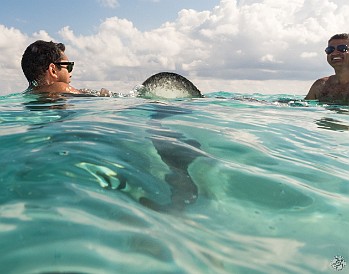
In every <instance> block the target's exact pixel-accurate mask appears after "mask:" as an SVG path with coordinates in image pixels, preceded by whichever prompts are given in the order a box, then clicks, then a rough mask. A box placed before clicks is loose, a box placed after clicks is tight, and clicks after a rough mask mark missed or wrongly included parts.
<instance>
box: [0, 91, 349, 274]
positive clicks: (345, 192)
mask: <svg viewBox="0 0 349 274" xmlns="http://www.w3.org/2000/svg"><path fill="white" fill-rule="evenodd" d="M245 97H246V95H245V96H243V95H241V94H236V93H228V92H217V93H210V94H206V97H205V98H200V99H185V100H155V99H142V98H133V97H128V98H92V97H71V98H66V99H60V100H56V101H55V100H45V101H43V100H38V99H37V98H34V97H33V96H28V95H27V96H24V95H23V94H20V93H18V94H12V95H8V96H3V97H1V98H0V110H1V111H0V146H1V157H0V166H1V169H0V186H1V188H0V247H1V248H0V269H1V271H0V273H6V274H12V273H25V274H26V273H28V274H34V273H35V274H39V273H101V274H115V273H214V274H216V273H268V274H270V273H337V271H339V270H342V273H348V272H347V271H348V269H349V266H345V262H348V261H349V236H348V228H349V217H348V216H349V133H348V129H349V115H348V114H349V109H348V108H346V107H340V106H324V105H318V104H317V103H316V102H310V103H309V104H304V103H303V102H300V101H298V100H299V99H301V97H294V96H290V95H287V94H286V95H281V94H280V95H262V94H251V95H249V96H247V97H248V98H245ZM336 256H337V257H336ZM335 263H337V266H336V265H335ZM341 263H342V264H341ZM336 267H337V269H336Z"/></svg>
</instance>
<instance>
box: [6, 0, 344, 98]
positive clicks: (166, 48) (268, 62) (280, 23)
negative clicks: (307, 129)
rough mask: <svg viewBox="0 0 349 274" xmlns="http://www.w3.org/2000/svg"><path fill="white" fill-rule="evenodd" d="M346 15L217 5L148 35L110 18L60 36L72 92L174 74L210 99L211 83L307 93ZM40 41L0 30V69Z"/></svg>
mask: <svg viewBox="0 0 349 274" xmlns="http://www.w3.org/2000/svg"><path fill="white" fill-rule="evenodd" d="M104 3H108V4H109V5H113V3H114V4H117V2H116V1H109V2H105V1H104ZM348 14H349V4H348V3H347V1H346V0H306V1H305V0H290V1H280V0H259V1H258V0H255V1H252V0H248V1H238V2H237V1H234V0H221V2H220V4H219V6H216V7H215V8H214V9H213V10H211V11H203V12H197V11H195V10H186V9H184V10H182V11H180V12H179V13H178V17H177V19H176V20H175V21H173V22H167V23H165V24H163V25H162V26H159V27H158V28H156V29H153V30H151V31H147V32H142V31H139V30H138V29H137V28H136V27H135V26H134V25H133V24H132V22H130V21H128V20H126V19H120V18H117V17H111V18H107V19H105V20H104V21H103V22H102V23H101V24H100V26H99V27H98V29H97V30H96V32H95V33H94V34H91V35H85V36H81V35H76V34H75V33H74V30H72V29H71V28H70V27H65V28H63V29H62V30H61V31H60V32H59V35H60V37H61V39H62V42H64V43H65V44H66V45H67V54H68V56H69V57H70V59H72V60H74V61H76V67H75V70H74V76H73V77H74V78H73V82H72V83H73V84H74V83H79V85H81V84H82V85H83V84H84V82H85V81H86V82H85V83H88V84H91V83H93V82H91V81H94V82H95V83H101V82H98V81H104V83H109V84H110V83H112V81H115V83H116V82H117V81H123V82H124V83H126V85H127V83H132V84H133V83H135V82H138V83H140V82H142V81H143V80H144V79H145V78H146V77H148V76H150V75H151V74H152V73H155V72H158V71H164V70H174V71H177V72H178V73H181V74H183V75H185V76H188V77H189V78H190V79H191V80H193V81H202V83H207V81H208V79H210V91H212V89H211V88H213V86H214V85H213V83H216V86H215V88H213V89H214V90H221V89H222V88H220V87H221V86H222V87H223V86H225V84H223V83H234V84H235V85H236V83H237V82H236V81H243V83H246V81H247V82H249V83H251V85H252V84H256V83H258V84H257V85H255V88H256V89H258V88H261V86H262V85H261V84H260V83H261V82H260V81H268V82H266V83H269V84H270V83H273V84H274V85H275V83H276V81H280V83H282V81H283V80H285V81H290V80H297V81H300V83H301V85H300V86H301V87H302V89H304V86H305V85H304V83H308V84H309V87H310V84H311V83H312V82H313V81H314V80H315V79H316V78H320V77H322V76H324V75H326V74H330V73H331V72H332V70H331V68H330V67H329V66H328V64H327V63H326V57H325V54H324V52H323V49H324V48H325V47H326V43H327V40H328V39H329V37H330V36H332V35H333V34H335V33H341V32H348V31H349V30H348V28H347V15H348ZM39 37H41V39H45V40H52V39H51V37H50V35H49V34H48V33H46V32H45V31H39V32H37V33H35V34H33V35H32V36H31V37H27V35H25V34H23V33H21V32H20V31H19V30H16V29H9V28H6V27H4V26H1V25H0V49H1V51H2V53H3V54H2V55H1V56H0V66H1V68H3V67H8V66H10V67H12V68H18V69H20V67H19V66H18V65H16V64H18V62H19V60H20V58H21V54H22V52H23V50H24V49H25V46H27V44H26V43H29V42H31V41H33V40H35V39H39ZM25 44H26V45H25ZM4 53H5V54H4ZM9 56H12V57H11V58H10V59H9ZM9 73H10V72H7V74H5V75H7V76H6V77H8V75H9ZM11 73H13V72H11ZM0 77H4V76H0ZM203 79H205V80H203ZM3 81H4V79H2V81H1V82H3ZM118 83H119V82H118ZM288 83H289V82H288ZM132 84H130V85H129V86H130V88H132ZM196 84H197V85H198V86H200V83H198V82H196ZM236 86H240V87H244V85H236ZM288 86H292V87H293V85H288ZM79 87H80V86H79ZM0 88H3V87H2V86H1V83H0ZM270 88H271V89H272V88H273V87H272V86H270ZM202 89H204V90H207V89H209V88H208V86H207V85H205V86H204V87H202ZM250 89H251V90H253V89H254V88H253V86H251V88H250ZM263 90H264V88H263ZM256 91H258V90H256ZM306 92H307V90H303V93H306Z"/></svg>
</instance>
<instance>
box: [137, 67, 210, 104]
mask: <svg viewBox="0 0 349 274" xmlns="http://www.w3.org/2000/svg"><path fill="white" fill-rule="evenodd" d="M137 91H138V93H139V96H141V97H146V98H168V99H176V98H199V97H203V96H202V94H201V92H200V90H199V89H198V88H197V87H196V86H195V85H194V84H193V83H192V82H190V81H189V80H188V79H187V78H185V77H183V76H181V75H179V74H177V73H173V72H160V73H157V74H154V75H153V76H151V77H149V78H148V79H147V80H145V81H144V82H143V84H142V86H141V87H140V88H138V90H137Z"/></svg>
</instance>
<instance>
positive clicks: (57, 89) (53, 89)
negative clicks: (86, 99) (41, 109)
mask: <svg viewBox="0 0 349 274" xmlns="http://www.w3.org/2000/svg"><path fill="white" fill-rule="evenodd" d="M34 91H35V92H39V93H41V92H49V93H74V94H78V93H81V92H80V91H79V90H77V89H76V88H74V87H72V86H71V85H69V84H67V83H64V82H55V83H53V84H51V85H49V86H41V87H38V88H36V89H35V90H34Z"/></svg>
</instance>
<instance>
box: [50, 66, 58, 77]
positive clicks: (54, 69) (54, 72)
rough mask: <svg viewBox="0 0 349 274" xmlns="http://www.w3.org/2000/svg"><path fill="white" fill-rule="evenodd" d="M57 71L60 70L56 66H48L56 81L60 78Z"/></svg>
mask: <svg viewBox="0 0 349 274" xmlns="http://www.w3.org/2000/svg"><path fill="white" fill-rule="evenodd" d="M57 71H58V68H57V66H56V65H55V64H53V63H51V64H50V65H49V66H48V74H49V75H50V76H51V77H52V78H54V79H57V78H58V75H57Z"/></svg>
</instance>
